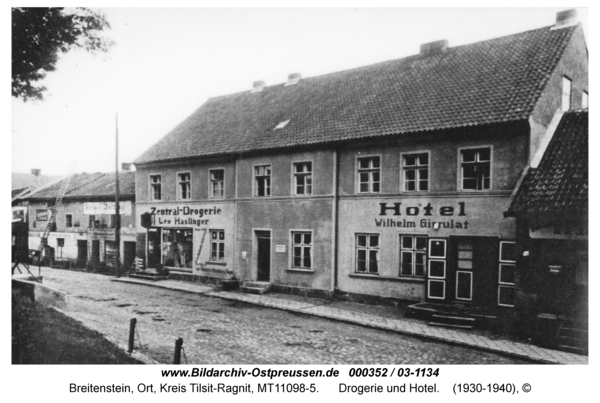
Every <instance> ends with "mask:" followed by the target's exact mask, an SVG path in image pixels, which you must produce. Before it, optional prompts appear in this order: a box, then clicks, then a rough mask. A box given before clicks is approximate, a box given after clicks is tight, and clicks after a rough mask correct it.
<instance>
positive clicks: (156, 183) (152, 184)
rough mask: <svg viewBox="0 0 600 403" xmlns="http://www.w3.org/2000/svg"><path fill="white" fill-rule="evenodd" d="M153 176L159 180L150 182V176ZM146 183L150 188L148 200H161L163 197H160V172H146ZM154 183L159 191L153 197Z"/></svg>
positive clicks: (161, 194) (161, 193)
mask: <svg viewBox="0 0 600 403" xmlns="http://www.w3.org/2000/svg"><path fill="white" fill-rule="evenodd" d="M153 177H156V178H158V179H159V181H158V182H152V178H153ZM148 183H149V186H150V188H149V192H150V193H149V196H150V200H151V201H161V200H163V197H162V196H163V192H162V174H160V173H153V174H148ZM156 185H158V188H159V193H160V194H159V197H158V198H157V197H155V194H154V186H156Z"/></svg>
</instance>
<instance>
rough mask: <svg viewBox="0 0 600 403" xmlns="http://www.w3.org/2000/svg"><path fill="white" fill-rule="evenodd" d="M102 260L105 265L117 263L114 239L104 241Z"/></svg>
mask: <svg viewBox="0 0 600 403" xmlns="http://www.w3.org/2000/svg"><path fill="white" fill-rule="evenodd" d="M104 261H105V262H106V264H107V265H110V266H113V267H114V266H116V264H117V244H116V242H115V241H104Z"/></svg>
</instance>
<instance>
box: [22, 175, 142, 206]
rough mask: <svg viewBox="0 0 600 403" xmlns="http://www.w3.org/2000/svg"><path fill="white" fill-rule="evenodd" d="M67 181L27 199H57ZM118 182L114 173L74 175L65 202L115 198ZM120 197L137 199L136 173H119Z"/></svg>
mask: <svg viewBox="0 0 600 403" xmlns="http://www.w3.org/2000/svg"><path fill="white" fill-rule="evenodd" d="M64 180H65V179H63V180H61V181H59V182H57V183H55V184H53V185H51V186H47V187H45V188H43V189H40V190H39V191H36V192H34V193H32V194H30V195H28V196H27V199H30V200H33V199H55V198H56V197H57V196H58V195H59V193H60V191H61V189H62V185H63V182H64ZM115 189H116V181H115V174H114V173H93V174H87V173H82V174H74V175H72V176H71V179H70V181H69V187H68V189H67V192H66V193H65V196H64V199H63V200H68V199H75V198H83V199H85V198H114V197H115ZM119 195H120V196H122V197H129V198H131V197H135V172H121V173H119Z"/></svg>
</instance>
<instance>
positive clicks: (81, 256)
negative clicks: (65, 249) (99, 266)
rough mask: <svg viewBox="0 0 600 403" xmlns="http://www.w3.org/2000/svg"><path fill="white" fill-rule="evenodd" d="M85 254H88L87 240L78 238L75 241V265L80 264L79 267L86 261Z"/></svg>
mask: <svg viewBox="0 0 600 403" xmlns="http://www.w3.org/2000/svg"><path fill="white" fill-rule="evenodd" d="M87 254H88V243H87V241H82V240H78V241H77V266H80V267H83V266H85V262H87Z"/></svg>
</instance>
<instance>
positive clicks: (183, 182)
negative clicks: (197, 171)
mask: <svg viewBox="0 0 600 403" xmlns="http://www.w3.org/2000/svg"><path fill="white" fill-rule="evenodd" d="M177 183H178V188H177V189H178V194H177V196H178V198H179V200H189V199H191V197H192V181H191V174H190V173H189V172H182V173H178V174H177Z"/></svg>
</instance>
